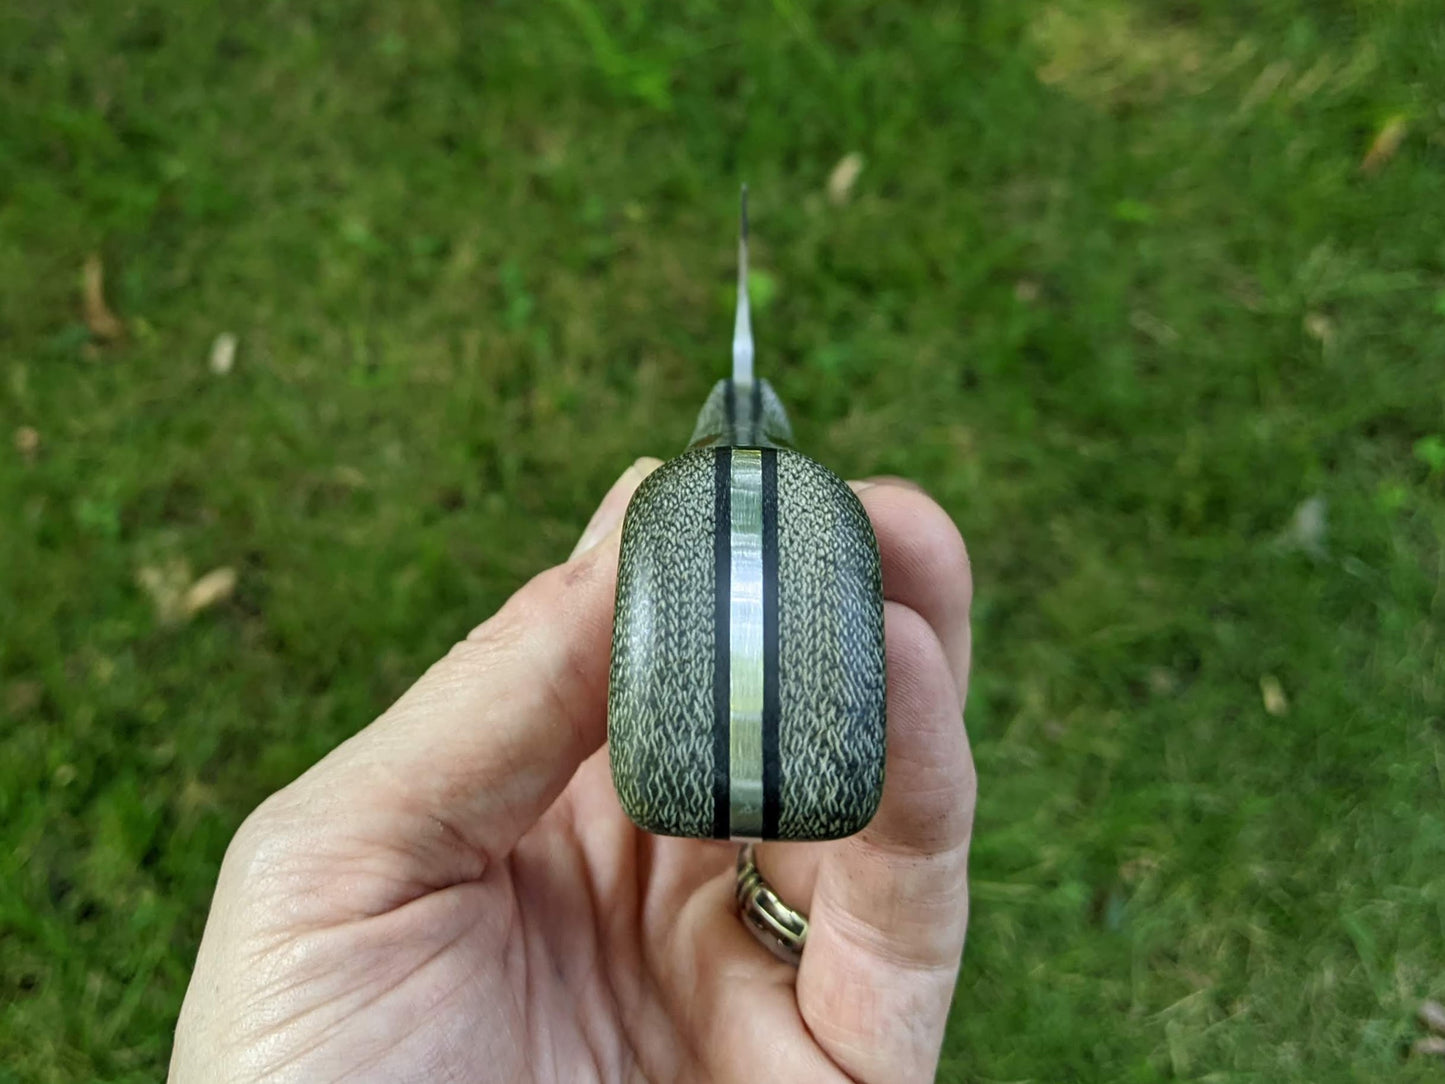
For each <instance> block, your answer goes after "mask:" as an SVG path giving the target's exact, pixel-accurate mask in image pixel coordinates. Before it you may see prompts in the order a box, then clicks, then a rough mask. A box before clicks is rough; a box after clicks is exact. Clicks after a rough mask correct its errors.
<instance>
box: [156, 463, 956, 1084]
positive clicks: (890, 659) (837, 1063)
mask: <svg viewBox="0 0 1445 1084" xmlns="http://www.w3.org/2000/svg"><path fill="white" fill-rule="evenodd" d="M655 465H656V461H655V460H652V461H645V460H639V461H638V463H637V464H635V465H634V466H633V467H632V468H630V469H629V470H628V471H627V473H625V474H624V475H623V476H622V478H621V479H619V480H618V482H617V483H616V484H615V485H614V486H613V487H612V489H611V491H610V492H609V493H608V494H607V496H606V498H605V499H604V500H603V502H602V505H601V507H600V508H599V509H598V511H597V514H596V515H595V516H594V517H593V521H592V523H591V524H590V525H589V527H588V530H587V532H586V534H584V536H583V541H582V542H581V543H579V545H578V552H577V553H575V554H574V555H573V557H572V558H571V559H570V560H569V561H568V562H567V563H566V564H563V565H560V566H558V567H556V568H553V569H550V570H548V571H546V572H544V573H542V574H541V575H539V576H537V577H536V578H535V579H534V580H532V581H531V582H530V583H528V584H527V585H526V586H525V587H523V588H522V589H521V590H520V591H518V592H517V593H516V594H515V595H514V596H513V597H512V598H511V599H510V600H509V601H508V602H507V603H506V605H505V606H503V608H502V609H501V610H500V611H498V612H497V614H496V615H495V616H493V617H492V618H491V619H490V620H488V621H487V622H486V623H485V624H483V625H481V626H480V627H479V628H477V629H476V630H474V631H473V632H472V633H471V635H470V636H468V637H467V639H466V640H465V641H463V642H462V643H460V644H458V645H457V646H456V647H454V648H453V649H452V650H451V652H450V653H449V654H448V655H447V656H446V657H445V658H444V659H442V660H441V661H440V662H438V663H437V664H436V665H435V666H433V667H432V668H431V669H430V670H429V671H427V673H426V674H425V676H423V677H422V679H421V680H420V681H418V682H417V683H416V685H414V686H413V687H412V688H411V689H410V690H409V691H408V692H407V693H406V694H405V695H404V696H403V697H402V698H401V699H400V700H399V701H397V703H396V704H395V705H393V706H392V707H391V708H390V709H389V710H388V711H387V712H386V713H385V714H384V715H382V716H381V718H380V719H378V720H377V721H376V722H375V723H373V724H372V725H371V726H369V727H367V728H366V729H365V730H363V731H361V732H360V733H358V734H357V735H355V736H354V737H352V738H351V739H350V740H348V741H346V742H344V743H343V744H342V745H340V746H339V747H338V748H337V749H335V750H334V751H333V752H332V753H331V754H330V755H328V756H327V757H326V758H325V759H323V760H322V761H321V762H320V763H319V764H317V765H316V766H315V767H313V768H312V769H311V770H310V771H308V772H307V773H306V774H305V775H303V776H302V777H301V778H299V779H298V780H296V781H295V782H294V783H292V784H291V785H290V786H288V787H286V788H285V789H283V790H281V791H279V792H278V793H276V794H275V795H273V796H272V797H270V798H269V799H267V800H266V801H265V802H264V803H262V805H261V806H260V807H259V808H258V809H257V810H256V811H255V812H254V813H252V815H251V816H250V817H249V818H247V820H246V822H245V823H244V824H243V825H242V826H241V828H240V830H239V831H238V832H237V833H236V837H235V839H234V840H233V841H232V842H231V846H230V848H229V849H228V851H227V853H226V858H225V861H224V863H223V864H222V867H221V874H220V880H219V882H218V884H217V886H216V893H215V896H214V898H213V900H212V904H211V913H210V917H209V919H208V921H207V924H206V931H205V936H204V938H203V940H202V943H201V948H200V954H199V956H198V958H197V961H196V968H195V972H194V974H193V975H192V978H191V984H190V988H189V990H188V991H187V993H186V999H185V1004H184V1006H183V1007H182V1010H181V1016H180V1022H179V1024H178V1026H177V1029H176V1040H175V1049H174V1052H173V1054H172V1060H171V1069H170V1079H171V1081H172V1082H173V1084H190V1082H199V1081H205V1082H212V1081H252V1080H262V1079H265V1080H297V1081H300V1080H306V1081H311V1080H342V1079H345V1080H388V1081H402V1080H416V1081H423V1080H425V1081H438V1080H439V1081H470V1080H504V1081H526V1080H539V1081H552V1080H558V1081H574V1080H667V1081H672V1080H722V1081H746V1082H748V1084H756V1082H758V1081H771V1080H788V1081H843V1080H858V1081H870V1082H871V1081H915V1080H927V1079H931V1078H932V1074H933V1073H934V1071H935V1069H936V1066H937V1060H938V1052H939V1046H940V1044H941V1042H942V1038H943V1029H944V1022H945V1019H946V1017H947V1013H948V1005H949V1001H950V998H951V997H952V993H953V986H954V981H955V979H956V977H957V973H958V965H959V960H960V957H961V954H962V951H963V940H964V930H965V926H966V924H967V913H968V901H967V857H968V841H969V833H970V829H971V824H972V815H973V803H974V775H973V763H972V760H971V759H970V756H969V751H968V742H967V738H966V736H965V734H964V729H963V724H962V707H961V705H962V703H963V699H964V692H965V688H966V685H967V680H968V668H969V625H968V609H969V600H970V596H971V581H970V577H969V569H968V559H967V555H966V554H965V551H964V547H963V542H962V539H960V538H959V536H958V533H957V531H956V530H955V529H954V526H953V524H952V523H951V522H950V521H949V519H948V517H947V516H946V515H945V514H944V513H943V511H942V510H941V509H940V508H939V507H938V506H937V505H936V504H934V503H933V502H932V501H931V500H929V499H928V498H927V497H926V496H924V495H923V494H922V493H921V492H920V491H918V490H916V489H914V488H913V487H911V486H910V485H908V484H907V483H902V482H898V481H894V480H887V479H883V480H879V481H878V482H876V483H859V484H857V486H855V488H857V489H858V490H859V497H860V499H861V500H862V502H863V505H864V507H865V508H866V509H867V511H868V514H869V516H870V518H871V519H872V521H873V525H874V529H875V531H876V533H877V536H878V543H879V549H880V551H881V554H882V558H883V591H884V596H885V599H886V602H885V619H884V620H885V639H886V643H887V666H888V760H887V772H886V781H885V785H884V791H883V800H882V803H881V805H880V807H879V810H878V813H877V815H876V816H875V818H874V819H873V821H872V823H871V824H870V825H869V826H868V827H867V828H866V829H865V830H864V831H863V832H861V833H860V834H859V835H857V836H854V837H851V838H849V839H844V840H838V841H835V842H830V843H806V844H783V843H774V844H764V845H761V846H760V847H759V848H758V865H759V867H760V868H761V869H762V870H763V871H764V873H765V874H766V876H767V877H768V879H769V880H770V881H771V882H772V884H773V886H774V887H775V888H776V889H777V891H778V893H779V894H780V895H781V896H782V898H783V899H784V900H786V901H787V902H788V903H789V904H790V905H792V906H793V907H795V908H797V909H799V910H802V911H804V912H805V913H807V914H808V915H809V917H810V930H809V934H808V943H807V948H806V950H805V952H804V954H803V958H802V963H801V966H800V967H798V968H797V969H796V970H794V969H793V968H792V967H790V966H788V965H787V964H784V963H782V962H780V961H778V960H776V959H774V958H773V957H772V956H771V955H770V954H769V953H768V952H767V951H766V950H765V949H764V948H763V947H762V946H761V945H759V944H758V943H757V942H756V941H755V940H754V939H753V938H752V936H751V935H750V934H749V932H748V931H747V930H746V929H745V928H744V926H743V925H742V923H741V922H740V921H739V920H738V917H737V915H736V914H735V913H734V909H733V884H734V862H735V859H736V854H737V847H736V845H735V844H730V843H726V842H717V841H707V840H683V839H668V838H662V837H657V836H651V835H648V834H647V833H645V832H641V831H639V830H638V829H637V828H635V827H634V826H633V825H632V824H631V822H629V821H628V819H627V817H626V816H625V815H624V814H623V812H622V809H621V807H620V806H619V805H618V801H617V797H616V794H615V792H614V791H613V788H612V781H611V778H610V775H609V771H608V763H607V753H606V749H605V748H603V742H604V739H605V737H606V702H607V695H606V694H607V675H608V647H609V644H610V634H611V626H612V605H613V592H614V589H615V586H616V572H617V553H618V536H619V531H618V525H619V524H620V523H621V520H622V514H623V512H624V510H625V509H626V507H627V502H628V500H629V499H630V497H631V495H632V491H633V490H634V489H635V488H636V487H637V484H638V483H639V482H640V481H641V480H642V478H643V476H644V475H645V474H646V472H647V470H649V469H651V467H652V466H655Z"/></svg>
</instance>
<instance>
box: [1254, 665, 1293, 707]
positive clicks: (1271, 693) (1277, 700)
mask: <svg viewBox="0 0 1445 1084" xmlns="http://www.w3.org/2000/svg"><path fill="white" fill-rule="evenodd" d="M1259 694H1260V696H1261V697H1262V698H1263V699H1264V710H1265V711H1267V712H1269V713H1270V714H1271V715H1276V716H1278V715H1284V714H1287V713H1288V712H1289V698H1288V697H1287V696H1285V695H1284V686H1283V685H1281V684H1280V683H1279V678H1277V677H1275V676H1274V675H1273V674H1265V675H1264V677H1262V678H1260V679H1259Z"/></svg>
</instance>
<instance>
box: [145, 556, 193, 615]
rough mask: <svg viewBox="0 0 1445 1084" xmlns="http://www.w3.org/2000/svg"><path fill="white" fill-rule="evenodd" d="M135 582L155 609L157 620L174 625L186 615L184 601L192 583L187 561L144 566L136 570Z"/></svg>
mask: <svg viewBox="0 0 1445 1084" xmlns="http://www.w3.org/2000/svg"><path fill="white" fill-rule="evenodd" d="M135 582H136V583H138V584H139V585H140V588H141V590H142V591H144V592H145V593H146V594H147V595H148V596H149V597H150V600H151V605H152V606H154V607H155V611H156V620H157V621H159V622H160V623H161V624H162V625H173V624H175V623H176V622H178V621H180V620H181V619H182V618H183V617H185V615H186V610H185V606H184V605H183V604H182V601H181V600H182V599H183V598H184V597H185V594H186V589H187V588H188V587H189V586H190V583H191V568H190V566H189V565H188V564H186V562H185V561H182V560H179V559H177V560H172V561H167V562H166V563H165V564H160V565H144V566H142V567H141V568H139V569H137V570H136V574H135Z"/></svg>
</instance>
